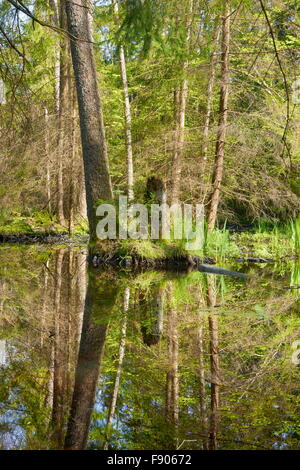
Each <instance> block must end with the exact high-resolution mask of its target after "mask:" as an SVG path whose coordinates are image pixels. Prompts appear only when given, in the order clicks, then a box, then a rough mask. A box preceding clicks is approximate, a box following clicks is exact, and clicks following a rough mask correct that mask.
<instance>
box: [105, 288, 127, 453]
mask: <svg viewBox="0 0 300 470" xmlns="http://www.w3.org/2000/svg"><path fill="white" fill-rule="evenodd" d="M129 297H130V290H129V287H126V289H125V292H124V306H123V311H124V318H123V324H122V328H121V339H120V346H119V357H118V366H117V372H116V378H115V383H114V388H113V392H112V397H111V402H110V405H109V410H108V417H107V423H106V433H105V434H106V441H105V442H104V446H103V449H104V450H107V449H108V445H109V438H110V431H111V426H112V421H113V417H114V414H115V411H116V405H117V399H118V395H119V386H120V377H121V371H122V365H123V360H124V355H125V346H126V329H127V312H128V308H129Z"/></svg>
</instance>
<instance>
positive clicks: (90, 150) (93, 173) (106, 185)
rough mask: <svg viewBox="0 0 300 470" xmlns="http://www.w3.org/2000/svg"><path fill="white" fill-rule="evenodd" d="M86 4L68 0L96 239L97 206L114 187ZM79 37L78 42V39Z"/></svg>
mask: <svg viewBox="0 0 300 470" xmlns="http://www.w3.org/2000/svg"><path fill="white" fill-rule="evenodd" d="M86 6H87V3H86V1H84V0H77V1H76V2H70V1H68V2H67V4H66V11H67V19H68V31H69V33H70V34H71V35H72V36H73V38H72V41H71V52H72V61H73V68H74V75H75V81H76V88H77V100H78V108H79V117H80V130H81V141H82V151H83V162H84V173H85V189H86V198H87V213H88V219H89V228H90V237H91V239H95V237H96V213H95V207H94V206H95V204H96V203H97V201H99V200H112V185H111V179H110V174H109V162H108V155H107V148H106V141H105V130H104V123H103V115H102V107H101V102H100V95H99V91H98V83H97V74H96V67H95V61H94V54H93V49H92V44H91V42H90V37H91V32H90V21H89V11H88V9H87V8H85V7H86ZM75 38H76V39H75Z"/></svg>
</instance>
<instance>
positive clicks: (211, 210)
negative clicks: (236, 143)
mask: <svg viewBox="0 0 300 470" xmlns="http://www.w3.org/2000/svg"><path fill="white" fill-rule="evenodd" d="M229 3H230V2H229V0H226V1H225V4H224V13H223V23H222V68H221V93H220V105H219V123H218V133H217V142H216V154H215V167H214V173H213V177H212V192H211V196H210V202H209V207H208V228H209V230H213V229H214V227H215V224H216V220H217V212H218V206H219V202H220V189H221V184H222V178H223V164H224V151H225V143H226V126H227V115H228V95H229V44H230V6H229Z"/></svg>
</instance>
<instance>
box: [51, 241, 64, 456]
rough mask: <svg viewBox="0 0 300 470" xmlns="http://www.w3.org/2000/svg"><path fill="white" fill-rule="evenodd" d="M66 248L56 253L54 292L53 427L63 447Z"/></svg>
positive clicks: (56, 441)
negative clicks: (63, 305)
mask: <svg viewBox="0 0 300 470" xmlns="http://www.w3.org/2000/svg"><path fill="white" fill-rule="evenodd" d="M63 258H64V250H63V249H60V250H59V251H58V253H57V255H56V266H55V279H56V282H55V294H54V312H55V317H54V337H53V341H54V371H53V408H52V418H51V427H52V429H53V437H54V441H55V445H56V446H57V447H58V448H61V446H62V443H63V425H64V410H63V409H64V407H63V401H64V391H63V389H64V366H63V360H64V358H63V350H62V344H64V338H63V331H62V330H63V328H62V327H63V315H62V300H61V295H62V277H63V276H62V266H63Z"/></svg>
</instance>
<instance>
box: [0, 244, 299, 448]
mask: <svg viewBox="0 0 300 470" xmlns="http://www.w3.org/2000/svg"><path fill="white" fill-rule="evenodd" d="M222 266H224V264H222ZM226 267H229V268H230V269H235V270H236V271H243V272H245V273H247V274H249V275H250V276H249V278H248V279H246V280H245V279H241V278H235V277H229V276H216V275H212V274H208V273H201V272H197V271H195V272H189V273H175V272H163V271H161V272H154V271H147V272H133V271H130V270H129V271H126V270H123V271H118V270H116V269H111V270H101V269H99V268H89V269H88V268H87V265H86V253H85V248H82V247H75V248H72V249H71V248H60V247H42V246H41V247H37V246H35V247H30V246H24V247H20V246H18V247H17V246H8V245H7V246H6V245H3V246H1V248H0V448H2V449H61V448H67V449H152V450H154V449H177V450H179V449H181V450H191V449H212V450H213V449H278V450H284V449H300V393H299V391H300V390H299V389H300V380H299V379H300V377H299V376H300V373H299V372H300V368H299V366H298V365H297V364H298V362H299V358H300V354H299V358H298V349H299V350H300V315H299V299H300V289H298V288H297V286H298V285H299V284H300V267H299V266H298V265H296V264H295V263H294V262H286V263H284V264H272V265H252V266H250V265H249V266H247V265H235V266H234V265H230V266H226ZM291 286H293V287H294V288H292V289H291V288H290V287H291ZM297 341H298V342H299V343H297Z"/></svg>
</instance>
